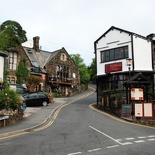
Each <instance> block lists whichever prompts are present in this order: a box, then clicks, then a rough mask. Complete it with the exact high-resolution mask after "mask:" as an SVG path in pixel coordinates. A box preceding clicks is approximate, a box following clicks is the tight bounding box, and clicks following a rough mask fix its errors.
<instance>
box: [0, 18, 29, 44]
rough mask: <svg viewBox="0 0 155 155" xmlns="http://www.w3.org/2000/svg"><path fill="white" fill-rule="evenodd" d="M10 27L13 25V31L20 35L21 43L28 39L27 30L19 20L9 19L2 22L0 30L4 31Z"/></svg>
mask: <svg viewBox="0 0 155 155" xmlns="http://www.w3.org/2000/svg"><path fill="white" fill-rule="evenodd" d="M8 27H11V28H12V29H13V32H14V34H15V36H17V37H18V39H19V41H20V43H23V42H25V41H27V37H26V31H25V30H23V28H22V27H21V25H20V24H19V23H18V22H16V21H13V20H7V21H5V22H3V23H2V24H1V27H0V30H1V31H3V30H5V29H7V28H8Z"/></svg>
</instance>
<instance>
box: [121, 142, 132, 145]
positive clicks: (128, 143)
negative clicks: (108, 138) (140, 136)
mask: <svg viewBox="0 0 155 155" xmlns="http://www.w3.org/2000/svg"><path fill="white" fill-rule="evenodd" d="M130 144H132V143H131V142H125V143H122V144H121V145H130Z"/></svg>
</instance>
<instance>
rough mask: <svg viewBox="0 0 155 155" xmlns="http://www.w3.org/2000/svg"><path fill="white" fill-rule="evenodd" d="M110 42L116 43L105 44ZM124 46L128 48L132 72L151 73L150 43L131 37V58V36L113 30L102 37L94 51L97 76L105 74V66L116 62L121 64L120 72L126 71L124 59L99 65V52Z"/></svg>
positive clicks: (137, 37)
mask: <svg viewBox="0 0 155 155" xmlns="http://www.w3.org/2000/svg"><path fill="white" fill-rule="evenodd" d="M117 41H118V42H117ZM110 42H116V43H112V44H107V43H110ZM122 43H124V44H122ZM126 45H127V46H128V49H129V58H131V59H133V63H134V71H153V69H152V53H151V51H152V49H151V42H149V41H147V40H146V39H144V38H141V37H139V36H133V56H132V43H131V35H129V34H128V33H125V32H120V31H118V30H116V29H114V30H111V31H109V32H108V33H107V34H106V36H105V37H102V38H101V39H100V40H99V41H98V43H97V50H96V54H97V55H96V56H97V76H99V75H104V74H106V73H105V65H106V64H112V63H116V62H122V71H120V72H124V71H128V66H127V64H126V59H122V60H117V61H110V62H105V63H101V54H100V52H101V51H103V50H107V49H112V48H117V47H122V46H126ZM132 69H133V66H131V70H132Z"/></svg>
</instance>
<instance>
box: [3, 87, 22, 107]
mask: <svg viewBox="0 0 155 155" xmlns="http://www.w3.org/2000/svg"><path fill="white" fill-rule="evenodd" d="M21 103H22V102H21V99H20V96H19V95H18V94H17V93H16V92H15V91H14V90H10V89H4V90H3V91H2V92H0V109H11V110H15V109H18V108H20V107H21Z"/></svg>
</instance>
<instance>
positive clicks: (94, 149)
mask: <svg viewBox="0 0 155 155" xmlns="http://www.w3.org/2000/svg"><path fill="white" fill-rule="evenodd" d="M99 150H101V148H97V149H92V150H88V151H87V152H94V151H99Z"/></svg>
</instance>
